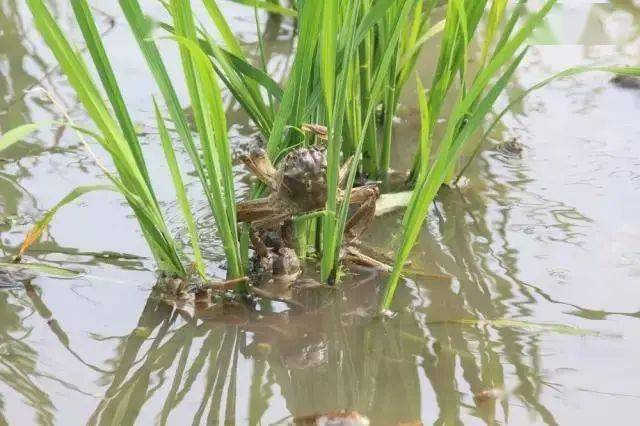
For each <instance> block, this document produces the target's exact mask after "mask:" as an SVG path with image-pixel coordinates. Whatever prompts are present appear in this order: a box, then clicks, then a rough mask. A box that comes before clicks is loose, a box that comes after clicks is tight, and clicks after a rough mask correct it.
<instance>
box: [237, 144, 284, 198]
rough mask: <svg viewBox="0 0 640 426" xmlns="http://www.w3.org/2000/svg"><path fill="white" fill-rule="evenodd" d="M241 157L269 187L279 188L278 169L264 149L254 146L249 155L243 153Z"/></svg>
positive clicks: (274, 189)
mask: <svg viewBox="0 0 640 426" xmlns="http://www.w3.org/2000/svg"><path fill="white" fill-rule="evenodd" d="M240 159H241V160H242V162H243V163H244V164H245V165H246V166H247V167H248V168H249V170H251V171H252V172H253V174H254V175H256V177H257V178H258V179H260V180H261V181H262V182H264V183H265V184H266V185H267V186H268V187H269V189H271V190H272V191H276V190H277V187H278V178H277V176H278V171H277V170H276V169H275V167H273V164H271V160H269V156H268V155H267V152H266V151H265V150H264V149H262V148H254V149H253V150H251V153H250V154H249V155H246V154H244V155H241V156H240Z"/></svg>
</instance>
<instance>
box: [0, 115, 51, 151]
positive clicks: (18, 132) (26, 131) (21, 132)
mask: <svg viewBox="0 0 640 426" xmlns="http://www.w3.org/2000/svg"><path fill="white" fill-rule="evenodd" d="M50 123H51V122H50V121H43V122H40V123H29V124H23V125H22V126H18V127H16V128H14V129H11V130H9V131H8V132H7V133H4V134H0V151H2V150H4V149H6V148H9V147H10V146H11V145H13V144H15V143H17V142H20V141H21V140H23V139H24V138H26V137H27V136H29V135H30V134H31V133H33V132H35V131H36V130H38V129H40V128H42V127H44V126H46V125H48V124H50Z"/></svg>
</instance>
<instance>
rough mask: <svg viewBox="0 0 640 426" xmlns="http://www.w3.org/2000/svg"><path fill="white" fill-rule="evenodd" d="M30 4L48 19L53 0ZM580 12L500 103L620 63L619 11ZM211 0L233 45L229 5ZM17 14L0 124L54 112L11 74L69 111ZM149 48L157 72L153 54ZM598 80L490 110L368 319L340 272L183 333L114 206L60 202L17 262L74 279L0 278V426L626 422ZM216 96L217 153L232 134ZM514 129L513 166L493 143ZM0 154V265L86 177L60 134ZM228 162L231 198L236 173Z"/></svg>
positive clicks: (83, 155) (285, 59)
mask: <svg viewBox="0 0 640 426" xmlns="http://www.w3.org/2000/svg"><path fill="white" fill-rule="evenodd" d="M52 3H53V5H54V6H56V13H57V14H58V16H59V21H60V22H62V23H63V25H66V26H69V27H70V28H72V14H71V12H70V7H69V6H66V2H63V1H57V2H52ZM103 3H104V4H103ZM109 3H110V2H100V7H101V8H102V9H104V11H105V12H106V13H107V14H108V15H114V16H115V21H111V19H110V18H109V16H108V15H99V19H100V26H101V28H103V29H104V31H105V42H106V44H107V48H108V50H109V52H112V54H113V62H114V66H115V68H116V70H117V71H118V73H119V75H120V77H121V78H120V80H121V82H122V85H123V87H124V89H125V93H126V98H127V102H128V104H129V105H130V108H131V110H132V112H133V114H134V115H135V119H136V121H137V122H138V123H139V127H140V129H141V131H143V132H145V133H146V134H147V136H146V138H145V152H146V154H148V155H149V158H151V161H150V162H149V163H150V165H151V168H152V173H153V174H154V180H155V179H157V181H158V182H159V184H158V187H157V188H158V191H159V193H160V196H161V198H162V199H163V200H164V202H163V204H164V206H165V207H166V209H167V212H168V213H167V214H168V216H169V217H170V218H171V221H172V224H173V226H174V229H175V231H176V233H177V234H178V235H179V236H181V237H185V235H186V232H185V230H184V227H183V225H182V224H181V223H180V221H179V220H177V219H175V217H176V216H177V215H176V206H175V201H173V194H172V192H171V190H170V185H169V181H168V177H167V173H166V170H165V169H164V168H163V161H162V156H161V152H160V150H159V147H158V143H157V140H156V138H157V135H156V134H155V129H154V128H153V127H152V125H151V124H150V123H152V122H153V121H152V110H151V102H150V94H151V93H153V92H154V90H155V89H154V86H153V83H152V81H151V79H150V78H149V76H148V74H147V72H146V70H145V68H144V64H143V63H142V59H141V58H140V55H139V54H138V53H137V52H136V50H135V48H134V47H133V46H134V44H133V41H132V40H131V37H130V34H129V33H128V30H127V29H126V24H125V23H124V22H123V19H122V17H121V16H120V15H119V14H118V13H117V7H116V6H115V5H110V4H109ZM114 3H115V2H114ZM145 3H147V4H145V7H148V8H149V10H152V11H153V12H154V13H158V14H160V13H161V9H160V7H159V6H157V5H156V3H155V2H145ZM585 3H587V2H566V4H565V5H564V6H563V7H562V8H561V9H559V10H558V11H557V12H556V13H555V15H554V16H553V17H552V19H551V20H550V21H549V25H548V26H547V27H545V28H541V29H540V31H539V32H538V33H537V34H536V37H535V39H534V42H535V43H537V45H536V46H534V48H532V49H531V51H530V53H529V55H528V57H527V59H526V63H525V64H524V65H523V67H522V68H521V71H520V72H519V74H518V79H517V81H515V83H514V87H513V89H512V90H511V91H510V94H511V95H512V96H513V95H515V94H517V93H519V91H520V90H522V88H524V87H528V86H529V85H531V84H533V83H535V82H536V81H538V80H540V79H541V78H543V77H545V76H547V75H549V74H550V73H551V72H554V71H559V70H561V69H563V68H565V67H568V66H572V65H576V64H584V63H601V64H633V65H637V58H638V57H639V55H640V13H639V11H638V9H637V7H636V8H634V6H633V2H632V1H615V2H614V1H612V2H611V3H602V4H593V5H592V4H585ZM636 3H637V2H636ZM95 4H96V5H97V4H98V2H95ZM224 6H225V13H227V16H231V18H230V19H231V20H232V22H233V28H234V29H235V30H236V31H237V32H238V33H239V34H241V35H242V37H243V39H244V41H245V42H246V44H247V48H248V49H250V50H252V51H255V49H256V37H255V32H254V30H253V28H254V24H253V21H252V19H253V17H252V13H251V10H250V9H244V8H239V7H237V6H234V5H231V4H226V3H225V4H224ZM25 9H26V7H25V6H24V4H23V2H22V1H19V0H3V1H2V2H0V127H1V128H3V129H7V128H9V127H13V126H15V125H18V124H21V123H24V122H29V121H37V120H42V119H50V118H54V119H59V118H60V113H59V111H58V110H57V109H56V108H55V107H53V105H51V103H50V102H48V101H47V100H46V99H45V98H43V97H42V96H41V95H40V94H38V93H29V94H27V95H26V96H25V95H23V93H24V91H25V90H27V89H30V88H32V87H34V86H35V85H44V86H45V87H46V88H48V89H49V90H51V91H52V92H53V93H54V94H55V95H56V97H58V98H59V99H60V100H61V102H62V103H63V104H64V105H65V108H67V109H68V110H69V111H70V112H71V113H72V114H73V115H74V116H75V117H76V118H77V119H79V120H82V119H83V115H82V110H81V108H79V107H78V105H77V103H76V101H75V100H74V97H73V96H72V92H71V90H70V89H69V88H68V86H67V85H66V84H65V81H64V78H63V77H61V76H60V74H59V72H58V71H57V70H56V69H55V68H54V67H53V66H52V64H53V61H52V58H51V55H50V53H49V52H48V51H47V49H46V47H45V46H43V44H42V43H41V42H40V40H39V37H38V36H37V34H36V33H35V31H34V30H33V26H32V24H31V22H30V19H29V14H28V13H27V12H26V10H25ZM203 16H204V15H203ZM262 24H263V28H265V30H266V31H267V39H268V43H267V50H268V51H267V54H268V56H269V58H270V62H269V63H270V65H269V66H270V69H271V71H272V72H273V73H274V74H276V75H280V74H281V73H282V72H283V70H285V69H286V67H287V65H288V63H289V60H290V58H289V55H288V53H289V52H290V51H291V47H292V33H293V30H292V27H291V24H290V23H289V22H287V21H283V22H277V21H276V20H267V18H266V16H263V17H262ZM71 36H72V37H76V38H77V35H76V34H75V33H73V32H71ZM163 46H164V48H165V53H166V55H167V57H169V58H173V60H172V61H171V67H178V66H179V62H178V61H177V60H176V56H175V51H173V49H172V47H171V45H170V44H165V45H163ZM424 60H425V63H426V61H427V58H425V59H424ZM423 74H424V76H425V79H426V78H428V75H427V74H426V73H423ZM609 78H610V76H607V75H604V74H587V75H583V76H580V77H576V78H572V79H570V80H563V81H558V82H556V83H554V84H552V85H550V86H549V87H547V88H545V89H543V90H541V91H539V92H537V93H536V94H534V95H532V96H531V97H530V98H528V100H527V101H526V102H524V104H523V105H522V106H521V107H519V108H517V109H516V111H515V112H514V113H513V114H510V115H508V116H507V117H506V118H505V121H504V125H503V126H501V127H500V128H499V129H497V131H496V132H495V133H494V134H493V135H492V137H491V139H490V140H489V141H488V142H487V143H486V145H485V147H484V148H485V149H484V150H483V152H482V154H481V156H480V157H479V158H478V159H477V160H476V161H475V162H474V163H473V166H472V167H471V168H470V171H469V174H468V176H469V180H470V185H469V186H468V188H466V189H464V190H462V191H457V190H456V191H443V192H442V193H441V195H440V196H439V198H438V200H437V202H436V203H435V205H434V206H433V207H432V209H431V211H430V214H429V217H428V221H427V224H426V225H425V227H424V230H423V232H422V235H421V238H420V241H419V243H418V245H417V246H416V248H415V250H414V255H413V259H412V261H413V265H412V268H413V269H416V270H418V271H420V273H419V274H417V275H416V276H414V277H412V278H411V279H408V280H406V281H405V282H404V283H403V285H402V286H401V287H400V290H399V292H398V294H397V297H396V300H395V303H394V306H393V310H394V311H395V312H396V316H395V318H393V319H392V320H389V321H386V322H380V321H376V320H373V319H371V316H370V315H369V311H370V308H372V307H373V306H375V303H376V301H377V289H378V286H379V285H380V284H381V283H383V282H384V277H380V276H378V275H376V274H375V273H373V272H371V271H358V274H355V275H353V276H352V277H349V278H348V279H347V283H346V284H345V286H344V290H343V291H341V292H336V293H332V294H324V295H320V296H318V297H316V299H314V304H313V309H310V310H308V311H306V312H303V313H295V312H289V311H287V309H286V307H285V306H281V305H279V304H262V305H260V306H259V307H258V309H257V312H255V313H253V314H249V313H247V312H243V311H238V312H236V313H235V314H234V315H233V316H225V317H224V318H222V317H220V316H215V315H214V316H213V317H211V318H209V319H207V320H206V321H191V320H189V319H188V316H186V315H184V313H183V312H179V311H174V310H173V309H172V308H170V307H169V306H167V305H164V304H161V303H159V302H158V299H157V298H156V297H155V295H154V294H153V292H152V287H153V284H154V278H155V276H154V270H153V263H152V262H151V260H150V259H149V253H148V251H147V250H146V248H145V245H144V241H143V239H142V237H141V236H140V233H139V231H138V229H137V227H136V223H135V220H134V219H133V218H132V217H131V214H130V211H129V210H128V208H127V207H126V206H125V205H124V204H123V201H122V200H121V199H120V198H119V197H118V196H117V195H116V194H111V193H104V194H92V195H89V196H87V197H86V198H84V199H82V200H81V201H79V202H76V203H74V204H73V205H72V206H69V207H67V208H65V209H64V210H62V211H61V212H60V213H59V215H58V216H57V217H56V219H55V221H54V222H53V224H52V225H51V226H50V228H49V230H48V232H47V234H46V238H45V239H44V240H43V241H42V242H41V243H39V244H38V245H37V246H36V247H35V248H34V250H33V252H32V254H31V256H32V257H31V258H29V260H38V261H41V262H50V263H51V264H54V265H58V266H64V267H67V268H72V269H79V270H83V271H84V272H85V275H84V276H83V277H82V278H78V279H67V280H62V279H57V278H53V277H46V276H32V277H22V278H23V282H24V283H26V286H21V287H17V288H9V289H2V287H6V286H8V285H9V284H11V283H12V282H13V281H12V279H13V278H15V277H11V276H8V275H7V274H6V273H3V274H2V276H0V424H5V423H9V424H30V423H41V424H50V423H57V424H84V423H87V422H89V423H95V424H128V423H133V422H136V423H139V424H149V423H162V424H164V423H169V424H184V423H192V424H202V423H210V424H220V423H224V422H226V423H233V422H236V423H238V424H273V423H285V424H286V423H288V422H292V421H293V419H294V418H304V417H305V416H313V415H315V414H320V413H327V412H332V411H337V410H343V409H347V410H355V411H358V412H359V413H362V415H364V416H367V417H368V418H369V419H371V421H372V423H373V424H382V425H387V424H400V423H405V424H407V423H408V424H416V422H418V421H423V422H424V423H425V424H431V423H438V424H447V425H450V424H484V423H486V424H502V423H507V422H510V423H511V424H594V425H596V424H603V423H605V422H607V423H612V424H634V423H636V421H635V418H636V416H637V409H636V407H637V405H638V403H639V402H640V384H639V381H638V377H640V366H639V365H638V363H637V360H638V359H639V358H640V340H639V337H640V332H639V331H638V330H639V326H640V318H639V317H640V202H639V201H638V200H639V197H640V148H639V147H638V141H639V140H640V123H639V122H638V120H637V117H638V114H639V113H640V92H639V91H634V90H629V89H623V88H619V87H615V86H614V85H612V84H611V83H610V82H609ZM410 92H411V90H408V94H407V95H406V97H405V101H404V106H403V108H402V109H401V111H400V112H399V115H400V117H399V120H398V125H397V128H396V130H395V140H396V141H397V142H396V146H395V150H396V155H395V157H396V158H401V159H402V158H408V157H409V154H410V152H411V146H412V144H413V142H414V141H415V137H416V136H415V135H416V133H417V132H416V127H417V124H418V123H417V114H416V111H415V107H414V105H415V104H416V103H415V98H414V96H412V95H411V93H410ZM507 101H508V99H507V98H505V99H503V100H502V101H501V102H502V104H506V102H507ZM228 103H229V117H230V118H229V122H230V126H231V130H230V132H231V135H232V139H233V142H234V146H235V148H236V149H237V151H238V152H240V151H242V150H243V149H244V148H245V147H246V146H247V145H248V144H250V143H251V141H252V138H253V136H254V130H253V129H252V128H251V125H250V123H248V122H247V120H246V118H245V117H244V116H243V115H242V114H241V113H240V112H239V108H238V107H237V105H235V104H233V102H231V101H229V102H228ZM514 137H515V138H517V139H518V141H519V142H520V143H521V144H522V145H523V147H524V149H523V152H522V153H521V155H520V156H511V155H507V154H505V153H504V151H502V150H500V149H498V147H497V146H498V144H499V143H500V142H503V141H506V140H509V139H511V138H514ZM99 155H101V154H100V153H99ZM1 157H2V160H1V162H0V212H1V216H2V221H1V223H0V234H1V235H0V238H1V241H2V256H4V257H5V258H9V257H10V256H11V255H13V254H15V252H16V250H17V245H18V244H19V242H20V240H21V237H22V236H23V235H24V232H25V231H26V229H28V226H29V225H30V224H31V223H33V221H34V220H35V219H36V218H38V217H39V216H40V215H41V214H42V212H43V211H45V210H46V209H47V208H48V207H51V206H52V205H53V204H54V203H55V202H56V201H57V200H58V199H60V198H61V197H62V196H63V195H65V194H66V193H67V192H68V191H69V190H71V189H73V188H74V187H75V186H77V185H79V184H86V183H94V182H100V181H102V180H103V179H102V178H101V177H100V172H99V169H98V168H97V167H96V166H95V164H94V162H93V160H92V158H91V157H90V155H88V154H87V152H86V151H85V150H84V149H83V148H82V146H81V145H80V144H79V142H78V140H77V139H76V138H74V136H73V135H72V134H70V133H69V132H68V131H63V130H59V131H57V132H48V131H47V132H41V133H40V134H39V135H37V137H35V138H33V139H31V140H29V142H28V143H24V144H22V145H19V146H16V147H15V148H13V149H11V150H9V151H6V152H3V153H2V154H1ZM101 158H104V156H102V155H101ZM404 165H406V163H403V162H399V163H397V164H396V165H395V166H396V167H398V168H401V167H403V166H404ZM237 172H238V187H239V188H240V190H242V191H244V190H246V183H245V182H246V180H245V175H244V171H243V170H242V167H240V166H238V167H237ZM196 188H197V187H196V186H194V188H193V191H191V192H192V194H191V196H192V197H193V199H194V200H195V202H196V204H197V205H198V206H201V208H199V209H198V210H199V211H200V214H199V222H200V223H199V224H200V226H201V227H202V232H203V239H204V240H205V241H206V255H207V258H208V259H209V261H210V264H211V265H212V267H211V272H212V273H218V274H220V273H221V270H220V266H221V265H220V262H221V250H220V249H219V246H218V243H217V241H216V238H215V232H214V230H213V229H212V225H211V222H212V220H211V218H209V217H208V216H207V215H206V208H205V207H204V204H203V203H202V200H201V197H200V195H199V194H198V193H197V190H196ZM400 217H401V216H400V213H395V214H389V215H386V216H383V217H379V218H377V219H376V222H375V224H374V226H373V227H372V230H371V232H370V233H369V235H368V237H367V242H368V244H369V245H370V246H372V247H377V248H379V249H380V250H382V251H387V250H392V249H393V247H394V244H396V237H397V231H395V230H397V229H398V222H399V220H400ZM474 396H475V398H474ZM307 418H310V417H307Z"/></svg>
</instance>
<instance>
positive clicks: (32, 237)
mask: <svg viewBox="0 0 640 426" xmlns="http://www.w3.org/2000/svg"><path fill="white" fill-rule="evenodd" d="M93 191H117V189H116V188H115V187H113V186H111V185H86V186H79V187H77V188H75V189H74V190H73V191H71V192H70V193H69V194H68V195H67V196H66V197H64V198H63V199H62V200H60V201H59V202H58V203H57V204H56V205H55V206H53V208H52V209H51V210H49V211H48V212H47V213H46V214H45V215H44V217H43V218H42V219H40V220H39V221H38V222H37V223H36V224H35V225H34V226H33V228H31V229H30V230H29V232H27V235H26V236H25V238H24V241H23V243H22V245H21V246H20V251H19V253H18V256H17V258H20V257H22V255H24V253H25V252H26V251H27V250H28V249H29V247H31V246H32V245H33V244H34V243H35V242H36V241H38V240H39V239H40V236H41V235H42V232H43V231H44V229H45V228H46V227H47V225H49V223H50V222H51V221H52V220H53V217H54V216H55V214H56V213H57V212H58V210H60V208H62V207H64V206H66V205H67V204H69V203H71V202H73V201H75V200H76V199H77V198H79V197H81V196H83V195H84V194H86V193H88V192H93Z"/></svg>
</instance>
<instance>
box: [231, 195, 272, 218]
mask: <svg viewBox="0 0 640 426" xmlns="http://www.w3.org/2000/svg"><path fill="white" fill-rule="evenodd" d="M236 210H237V211H236V215H237V217H238V222H255V221H259V220H264V219H268V218H269V217H271V216H274V215H275V214H276V211H277V210H276V209H275V208H274V206H273V202H272V200H271V199H270V198H269V197H264V198H256V199H254V200H248V201H242V202H240V203H237V204H236Z"/></svg>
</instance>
